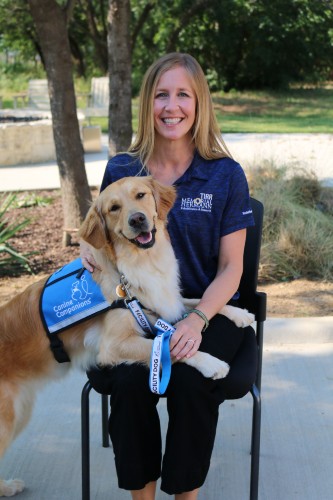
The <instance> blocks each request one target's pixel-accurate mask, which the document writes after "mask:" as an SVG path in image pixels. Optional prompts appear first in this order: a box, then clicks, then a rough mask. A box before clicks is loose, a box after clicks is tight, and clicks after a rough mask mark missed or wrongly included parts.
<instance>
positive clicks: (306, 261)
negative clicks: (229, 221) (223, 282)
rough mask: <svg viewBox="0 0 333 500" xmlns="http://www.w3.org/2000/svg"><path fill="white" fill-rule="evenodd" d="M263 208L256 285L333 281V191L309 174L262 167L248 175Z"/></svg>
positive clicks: (300, 171)
mask: <svg viewBox="0 0 333 500" xmlns="http://www.w3.org/2000/svg"><path fill="white" fill-rule="evenodd" d="M248 177H249V184H250V191H251V195H252V196H253V197H255V198H257V199H258V200H260V201H262V202H263V204H264V207H265V216H264V228H263V243H262V251H261V267H260V276H259V278H260V280H261V281H283V280H291V279H296V278H307V279H320V280H325V281H332V279H333V210H332V206H333V188H329V187H323V186H321V184H320V182H319V181H318V179H317V178H316V176H315V175H314V174H313V173H312V172H310V173H309V172H306V171H305V170H302V169H296V170H295V169H291V168H285V167H274V165H272V164H269V163H268V164H265V165H263V166H261V167H259V168H256V169H254V168H251V169H250V171H249V174H248Z"/></svg>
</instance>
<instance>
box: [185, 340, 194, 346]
mask: <svg viewBox="0 0 333 500" xmlns="http://www.w3.org/2000/svg"><path fill="white" fill-rule="evenodd" d="M189 342H193V345H194V344H195V342H196V341H195V340H193V339H188V341H187V342H186V344H188V343H189ZM186 344H185V345H186Z"/></svg>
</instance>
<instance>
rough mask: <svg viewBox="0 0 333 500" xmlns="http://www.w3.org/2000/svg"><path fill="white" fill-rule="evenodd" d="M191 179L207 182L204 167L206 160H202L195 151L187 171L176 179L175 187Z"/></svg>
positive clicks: (206, 173) (207, 176)
mask: <svg viewBox="0 0 333 500" xmlns="http://www.w3.org/2000/svg"><path fill="white" fill-rule="evenodd" d="M191 179H200V180H208V179H209V173H208V169H207V165H206V160H204V159H203V158H202V157H201V156H200V155H199V153H198V151H195V153H194V156H193V160H192V162H191V164H190V166H189V167H188V169H187V170H186V171H185V172H184V173H183V175H182V176H181V177H180V178H179V179H177V181H176V182H175V185H176V186H177V184H183V183H185V182H189V181H190V180H191Z"/></svg>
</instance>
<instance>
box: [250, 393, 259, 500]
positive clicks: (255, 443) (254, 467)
mask: <svg viewBox="0 0 333 500" xmlns="http://www.w3.org/2000/svg"><path fill="white" fill-rule="evenodd" d="M251 394H252V396H253V415H252V437H251V483H250V500H257V499H258V491H259V460H260V425H261V397H260V392H259V390H258V388H257V387H256V386H255V385H253V387H252V389H251Z"/></svg>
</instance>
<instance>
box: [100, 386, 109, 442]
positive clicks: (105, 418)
mask: <svg viewBox="0 0 333 500" xmlns="http://www.w3.org/2000/svg"><path fill="white" fill-rule="evenodd" d="M101 399H102V445H103V448H108V447H109V446H110V441H109V430H108V422H109V397H108V395H107V394H102V396H101Z"/></svg>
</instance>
